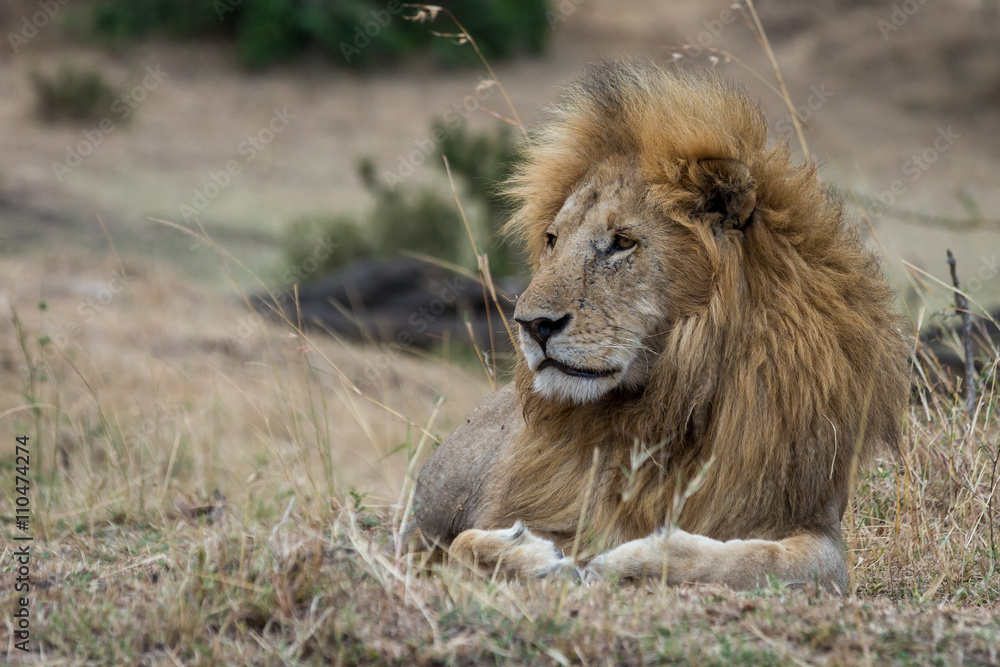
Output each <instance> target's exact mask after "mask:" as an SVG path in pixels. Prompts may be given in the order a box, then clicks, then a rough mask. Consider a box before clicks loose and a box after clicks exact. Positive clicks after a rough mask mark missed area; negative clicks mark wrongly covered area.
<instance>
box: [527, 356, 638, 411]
mask: <svg viewBox="0 0 1000 667" xmlns="http://www.w3.org/2000/svg"><path fill="white" fill-rule="evenodd" d="M621 375H622V373H621V372H616V373H611V374H602V375H583V374H579V373H577V374H571V373H567V372H564V371H562V370H560V369H559V368H557V367H556V366H554V365H547V366H542V367H541V368H539V370H538V371H537V372H536V373H535V379H534V382H533V383H532V386H533V388H534V390H535V392H536V393H538V394H539V395H541V396H543V397H544V398H547V399H549V400H551V401H558V402H561V403H572V404H577V405H580V404H583V403H592V402H594V401H596V400H597V399H599V398H601V397H602V396H604V395H605V394H607V393H608V392H609V391H611V390H612V389H614V388H615V387H617V386H618V384H619V382H620V379H621Z"/></svg>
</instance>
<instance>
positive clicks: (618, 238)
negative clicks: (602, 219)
mask: <svg viewBox="0 0 1000 667" xmlns="http://www.w3.org/2000/svg"><path fill="white" fill-rule="evenodd" d="M635 244H636V240H635V239H631V238H629V237H627V236H623V235H621V234H615V238H614V240H613V241H612V242H611V252H621V251H623V250H628V249H629V248H632V247H634V246H635Z"/></svg>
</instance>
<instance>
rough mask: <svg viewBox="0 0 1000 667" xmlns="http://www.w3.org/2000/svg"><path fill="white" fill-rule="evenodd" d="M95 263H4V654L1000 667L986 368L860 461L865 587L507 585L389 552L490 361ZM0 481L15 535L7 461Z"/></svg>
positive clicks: (934, 400)
mask: <svg viewBox="0 0 1000 667" xmlns="http://www.w3.org/2000/svg"><path fill="white" fill-rule="evenodd" d="M749 8H750V10H751V12H752V9H753V8H752V5H749ZM753 18H754V24H755V26H756V28H757V29H759V37H760V38H761V39H762V41H766V38H765V37H764V36H763V30H762V28H760V24H759V21H757V20H756V15H755V14H754V15H753ZM752 27H753V26H752ZM767 50H768V51H770V49H769V47H768V48H767ZM770 55H772V62H773V54H770ZM487 67H488V65H487ZM775 67H776V64H775ZM782 88H783V86H782ZM505 97H506V95H505ZM786 97H787V93H786ZM786 101H787V102H788V103H789V107H790V108H794V107H793V106H792V105H791V102H790V100H787V99H786ZM511 112H512V113H511V115H512V116H514V117H515V118H516V112H515V111H514V110H513V109H511ZM513 122H515V124H519V123H517V122H516V121H513ZM800 136H801V135H800ZM803 144H804V140H803ZM803 148H804V150H807V149H806V147H805V146H804V145H803ZM960 259H961V258H960ZM41 266H45V267H46V268H45V269H42V268H40V267H41ZM94 267H95V262H94V260H93V259H92V258H87V257H83V256H77V255H69V256H52V257H47V258H45V261H44V262H37V261H34V262H28V261H21V260H14V259H10V258H0V284H2V285H5V286H10V287H9V289H10V292H9V293H7V294H0V423H3V425H4V428H3V429H2V434H3V436H2V437H4V438H8V439H9V440H10V445H9V446H10V449H9V450H5V451H12V449H13V444H12V443H13V438H14V436H15V435H28V436H30V437H31V438H32V440H31V448H32V475H33V487H32V495H31V499H32V511H33V516H32V520H33V524H32V528H31V532H32V534H33V535H34V536H35V541H34V542H33V548H34V551H33V558H34V560H33V562H32V565H31V568H32V575H31V576H32V579H31V581H32V591H31V593H30V597H31V600H32V606H31V613H32V617H31V618H32V620H31V623H32V625H31V631H32V644H31V646H32V651H31V653H29V654H27V655H25V654H22V653H20V652H18V651H16V650H14V649H13V643H14V640H13V636H12V630H13V626H12V624H11V621H10V619H11V618H12V616H11V614H12V611H13V608H14V605H15V604H16V599H15V596H14V593H13V592H12V591H13V585H12V584H13V580H14V577H15V574H14V567H13V564H12V563H13V561H12V559H11V558H9V553H10V550H11V547H9V546H5V552H4V555H5V558H4V559H3V560H2V561H0V586H2V587H0V590H2V591H3V608H4V611H5V613H4V615H3V625H0V651H3V652H4V653H3V657H4V659H5V660H13V661H22V660H23V661H43V662H51V663H57V664H65V663H70V664H80V663H90V664H182V663H194V664H279V663H280V664H300V663H306V664H312V663H317V664H329V663H333V664H386V663H400V664H428V663H429V664H438V663H446V664H490V663H504V664H553V663H557V664H570V663H579V664H585V665H590V664H638V663H662V662H691V663H696V664H702V663H704V664H726V665H728V664H739V663H742V664H810V663H824V664H849V665H853V664H858V663H863V664H875V663H877V662H878V663H892V664H953V663H969V664H996V663H998V662H1000V574H998V571H997V566H998V560H1000V498H998V497H997V495H998V494H997V486H998V484H997V482H998V472H1000V471H998V457H1000V417H998V408H1000V406H998V402H1000V388H998V387H997V386H996V377H997V367H996V362H994V365H993V366H992V367H991V368H990V369H989V370H988V372H987V373H985V374H984V375H988V376H989V377H991V378H993V379H992V380H989V381H988V382H986V385H985V386H984V387H983V389H984V391H983V392H982V393H981V394H980V399H979V402H978V407H977V411H976V414H975V416H974V417H969V416H968V415H967V414H966V413H965V412H964V411H963V410H962V409H961V407H960V400H959V398H958V397H957V396H955V397H949V396H942V395H939V394H933V393H930V392H927V391H920V392H915V400H914V403H913V405H912V407H911V410H910V415H909V419H908V422H907V423H908V427H907V428H906V438H905V442H906V447H905V449H904V451H903V452H901V454H900V455H899V456H898V457H894V456H892V455H890V454H889V453H885V454H884V455H883V456H882V457H881V458H879V459H878V460H877V461H876V462H875V463H874V464H873V465H872V466H870V467H869V468H868V469H866V470H864V471H862V473H861V475H860V480H859V488H858V490H857V492H856V493H855V495H854V496H853V498H852V504H851V506H850V507H849V509H848V512H847V515H846V517H845V520H844V529H845V537H846V542H847V549H848V552H849V561H850V565H851V566H852V584H853V588H852V590H851V592H850V595H849V596H848V597H847V598H843V599H842V598H837V597H830V596H827V595H826V594H823V593H821V592H818V591H815V590H810V589H809V588H806V589H799V590H789V589H787V588H784V587H781V586H778V585H775V586H774V587H772V588H769V589H766V590H759V591H755V592H750V593H734V592H732V591H730V590H728V589H724V588H719V587H711V586H698V587H681V588H676V589H675V588H663V587H661V586H660V585H659V584H658V583H657V582H655V581H653V582H644V583H640V584H631V583H621V582H608V583H602V584H598V585H593V586H586V587H584V586H580V585H578V584H576V583H572V582H570V581H563V580H540V581H530V582H524V583H517V582H505V581H490V580H485V579H483V578H481V577H477V576H473V575H472V574H471V573H467V572H462V571H460V570H459V569H457V568H448V567H445V568H441V567H440V566H438V565H430V566H427V565H426V564H422V563H416V562H414V560H413V559H414V556H412V555H401V554H398V553H397V552H396V551H395V549H394V548H393V540H394V537H395V535H396V534H397V533H398V530H399V526H400V524H401V521H402V518H403V516H402V515H403V514H404V508H405V507H406V504H407V498H408V493H409V491H410V490H411V489H412V482H413V478H412V474H413V471H414V470H416V469H417V468H418V467H419V464H420V462H421V461H422V460H423V459H424V458H425V457H426V455H427V453H429V450H430V448H431V447H432V446H433V443H434V442H435V441H439V440H440V437H441V436H442V435H443V434H446V433H448V432H450V431H451V430H452V428H453V427H454V426H455V425H456V424H457V423H459V420H460V419H462V418H463V417H464V415H466V414H467V413H468V412H470V411H471V410H472V408H473V407H474V406H475V405H476V404H478V402H479V401H480V400H481V399H482V398H483V397H484V396H485V395H486V394H487V393H488V392H489V391H490V382H488V381H487V380H486V379H485V376H484V374H483V373H482V371H481V370H480V369H477V368H470V367H468V366H463V365H461V364H449V363H444V362H443V361H442V360H441V359H438V358H435V359H432V360H431V361H430V362H428V361H423V360H420V359H418V358H414V357H413V356H409V355H400V354H392V353H386V352H385V351H380V350H375V349H363V348H358V347H353V346H350V345H346V344H343V343H341V342H338V341H336V340H332V339H330V338H328V337H326V336H317V335H313V334H312V333H310V332H305V333H303V332H302V331H301V330H299V329H298V328H297V327H296V326H294V325H292V324H291V323H275V322H271V321H258V320H257V319H255V318H254V317H252V316H251V315H250V314H249V313H248V311H247V309H246V308H245V307H244V306H242V305H241V304H240V303H238V302H233V301H227V300H226V299H224V298H223V297H221V296H217V295H210V294H206V293H205V292H204V290H202V289H199V288H197V287H195V286H193V285H191V284H189V283H187V282H186V281H185V280H184V279H183V278H181V277H179V276H177V275H174V274H171V273H169V272H168V271H166V270H164V269H162V268H155V267H150V266H149V265H148V264H145V263H142V262H141V261H139V260H133V261H131V262H129V261H126V262H125V263H124V265H123V264H121V263H119V262H117V261H114V260H111V259H102V260H101V261H100V264H99V269H96V270H95V268H94ZM122 270H124V273H125V275H127V276H128V287H127V289H126V290H123V291H121V292H119V293H116V294H110V290H109V287H110V286H112V285H113V284H115V283H114V282H113V281H114V276H115V275H116V274H118V273H120V272H121V271H122ZM480 271H481V272H482V273H484V274H486V275H487V277H488V273H489V269H488V264H486V263H485V262H483V261H481V263H480ZM914 282H915V287H918V288H920V290H921V293H922V294H923V295H924V297H925V298H926V300H927V303H928V304H930V303H936V302H939V301H940V299H941V298H942V296H943V295H947V290H944V291H943V292H941V291H938V293H935V290H936V289H938V290H943V288H939V286H937V285H935V284H934V283H933V282H932V281H927V280H920V281H914ZM109 295H110V298H109V299H108V302H107V303H104V301H103V297H105V296H109ZM4 299H9V302H5V301H4ZM70 323H76V324H78V325H81V329H80V332H79V333H77V334H73V335H69V336H67V334H68V333H69V330H70V327H69V324H70ZM372 369H376V371H374V372H373V371H372ZM0 484H2V487H3V489H4V492H3V493H2V494H0V513H2V514H3V516H4V519H5V524H4V531H5V534H8V535H9V534H12V533H13V531H12V530H11V526H12V520H13V515H14V493H13V487H14V466H13V457H10V456H4V457H3V458H2V460H0ZM6 544H8V545H9V544H12V543H11V542H9V541H8V542H7V543H6ZM8 610H10V611H8Z"/></svg>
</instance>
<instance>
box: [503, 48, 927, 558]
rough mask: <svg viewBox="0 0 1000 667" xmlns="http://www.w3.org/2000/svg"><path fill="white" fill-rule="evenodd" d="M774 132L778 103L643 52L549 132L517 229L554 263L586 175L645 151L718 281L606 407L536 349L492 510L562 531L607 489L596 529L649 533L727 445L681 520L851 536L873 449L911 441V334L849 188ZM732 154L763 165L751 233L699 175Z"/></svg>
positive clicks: (651, 175)
mask: <svg viewBox="0 0 1000 667" xmlns="http://www.w3.org/2000/svg"><path fill="white" fill-rule="evenodd" d="M766 139H767V125H766V120H765V117H764V114H763V112H762V111H761V109H760V107H759V105H758V104H757V103H756V102H755V101H754V100H753V99H752V98H750V97H749V96H748V94H747V93H746V92H744V91H743V90H742V89H740V88H737V87H735V86H734V85H732V84H730V83H727V82H725V81H724V80H722V79H721V78H719V77H718V76H716V75H715V74H711V73H709V74H698V75H697V76H695V75H692V74H687V73H683V72H680V71H674V70H670V71H667V70H664V69H661V68H658V67H656V66H653V65H651V64H648V63H636V62H611V63H605V64H602V65H600V66H594V67H591V68H589V69H588V71H587V72H586V74H585V75H584V76H583V77H582V78H581V79H580V80H579V81H577V82H576V83H575V84H573V85H572V86H571V87H570V88H569V89H568V91H567V92H566V94H565V95H564V97H563V99H562V101H561V102H560V103H559V104H558V105H557V106H556V107H555V108H554V109H553V110H552V112H551V118H550V119H549V122H548V123H546V124H545V126H544V127H543V128H542V129H541V130H540V131H539V132H538V133H537V134H535V135H533V136H532V137H531V138H530V142H529V143H528V144H527V147H526V149H525V151H524V160H523V162H522V164H521V166H520V167H519V169H518V171H517V172H516V174H515V175H514V176H513V177H512V179H511V180H510V182H509V183H508V185H507V192H508V193H509V195H510V196H511V197H512V198H513V200H514V201H515V202H516V204H517V207H518V208H517V211H516V213H515V214H514V215H513V217H512V218H511V220H510V221H509V223H508V226H507V232H508V233H510V234H512V235H514V236H517V237H519V238H520V239H521V240H522V241H523V243H524V245H525V247H526V248H527V251H528V254H529V256H530V257H531V261H532V262H533V264H534V265H535V266H537V263H538V258H539V255H540V253H541V252H542V249H543V247H544V244H545V233H546V229H547V227H548V225H549V224H550V223H551V221H552V220H553V218H554V217H555V216H556V214H557V213H558V211H559V210H560V208H561V207H562V205H563V203H564V201H565V200H566V197H567V196H568V195H569V194H570V193H571V192H572V191H573V190H574V188H575V187H576V186H577V185H578V183H579V182H580V180H581V178H583V177H584V176H585V174H587V173H588V170H590V169H591V168H592V166H593V165H594V164H597V163H600V162H602V161H606V160H612V159H619V158H621V157H625V158H627V159H629V160H632V161H634V162H635V163H636V164H638V165H639V169H640V173H641V175H642V178H643V180H644V181H645V183H646V184H647V185H648V192H649V198H650V200H651V201H653V202H654V203H655V205H656V206H657V207H658V209H659V210H660V211H661V212H662V213H663V215H664V216H666V218H667V219H669V220H672V221H674V222H676V223H678V224H681V225H685V226H687V227H689V228H690V231H691V234H690V235H689V237H688V238H690V239H692V240H691V242H690V255H691V256H697V257H699V258H700V259H699V261H702V262H707V263H708V264H709V266H710V268H711V271H710V273H709V275H710V276H711V279H710V280H709V281H708V284H707V285H705V292H706V293H707V301H706V302H704V303H696V302H693V301H692V302H691V303H685V304H680V306H678V310H679V311H680V312H682V313H683V316H682V317H679V318H678V319H677V321H675V322H674V323H673V324H672V326H671V328H670V330H669V331H668V332H666V334H665V339H666V342H665V346H664V349H663V350H662V352H661V354H660V355H659V357H658V358H657V359H656V360H655V362H654V366H653V368H652V370H651V373H650V376H649V378H648V381H647V383H646V386H645V387H644V388H643V389H642V391H641V392H638V393H632V394H621V393H612V394H610V395H609V396H607V397H605V398H603V399H601V400H599V401H597V402H595V403H593V404H586V405H566V404H563V403H558V402H552V401H547V400H543V399H542V398H540V397H539V396H538V395H537V394H535V393H533V392H532V391H531V371H530V370H529V369H528V368H527V367H526V366H525V364H524V363H523V359H522V361H521V363H520V365H519V368H518V370H517V374H516V384H517V390H518V400H519V403H520V405H521V408H522V410H523V413H524V417H525V420H526V424H527V426H526V428H525V431H524V433H523V435H522V437H521V438H520V441H519V444H518V445H517V446H516V450H517V454H516V455H514V456H512V457H511V461H510V466H506V467H507V468H508V470H507V471H506V472H502V473H501V476H502V477H503V479H502V480H499V481H498V482H497V487H496V488H506V489H508V491H507V493H506V495H505V499H504V503H503V506H502V507H499V506H498V507H497V508H495V509H494V511H493V512H492V513H491V514H490V517H491V518H490V520H489V521H488V522H487V523H489V524H493V525H496V526H498V527H499V526H504V525H510V521H512V520H514V519H520V520H524V521H525V523H526V524H528V525H531V526H532V527H533V530H538V531H541V532H542V533H544V532H545V531H546V530H547V528H546V527H547V526H548V527H551V532H552V534H555V533H557V532H558V531H559V528H558V527H559V526H565V525H567V519H568V518H571V519H572V521H571V522H570V523H572V524H574V525H575V522H576V516H575V515H574V516H572V517H568V516H562V515H563V514H567V515H568V514H569V513H576V514H578V513H579V508H580V503H581V502H582V499H583V498H585V497H589V498H590V502H589V508H588V516H589V525H590V528H591V530H592V531H593V532H594V534H595V535H597V534H602V535H604V538H605V539H608V540H610V541H611V542H616V543H620V542H621V541H624V540H626V539H635V537H636V536H640V535H642V534H643V533H645V532H648V531H650V530H655V529H656V528H657V527H658V526H661V525H663V522H664V520H665V519H667V518H670V517H669V515H670V512H671V508H672V507H674V498H675V494H676V493H677V492H678V489H683V487H684V486H685V484H687V483H689V482H690V481H691V479H692V478H693V477H695V476H696V474H697V473H698V471H699V470H701V469H702V467H703V466H704V465H705V464H706V463H707V462H709V461H711V465H710V466H709V467H708V468H707V471H705V473H704V477H703V480H701V481H702V485H701V488H700V490H699V491H698V492H697V493H695V494H693V495H692V496H691V497H690V498H688V499H687V501H686V503H685V504H683V508H682V509H681V507H680V506H679V505H678V507H677V509H679V510H680V512H679V516H673V517H672V518H673V519H674V520H677V521H678V522H679V525H680V527H681V528H683V529H685V530H688V531H691V532H695V533H698V534H701V535H706V536H708V537H712V538H715V539H719V540H727V539H731V538H744V539H746V538H750V537H754V538H763V539H781V538H784V537H786V536H788V535H791V534H793V532H794V531H796V530H799V529H803V528H805V529H810V530H816V531H822V532H824V533H830V532H831V530H836V531H837V532H838V534H839V521H840V518H841V516H840V515H842V513H843V510H844V508H845V507H846V501H847V494H848V492H849V489H850V486H851V481H852V475H853V471H854V469H855V466H856V465H857V462H858V460H859V459H861V458H863V457H865V456H866V455H868V454H869V453H870V452H871V451H872V450H873V448H874V447H875V445H876V444H877V442H878V441H882V442H884V443H887V444H888V445H890V446H891V447H893V448H895V447H897V446H898V442H899V437H900V419H901V416H902V414H903V410H904V406H905V403H906V399H907V387H908V382H907V379H906V378H907V357H908V351H907V348H906V346H905V344H904V342H903V339H902V336H901V334H900V322H899V321H898V317H897V316H896V315H894V314H893V311H892V301H893V298H894V293H893V290H891V289H890V288H889V287H888V286H887V285H886V283H885V281H884V279H883V276H882V274H881V271H880V268H879V263H878V260H877V259H876V258H875V257H874V256H873V255H872V254H871V253H870V252H869V251H867V250H866V249H865V248H864V246H863V245H862V243H861V242H860V240H859V239H858V235H857V231H856V229H855V227H854V225H853V224H848V222H847V221H845V215H844V210H843V206H842V203H841V201H840V199H839V198H838V197H837V196H835V195H833V194H831V193H830V192H829V191H828V190H827V189H826V188H825V187H824V186H823V185H822V184H821V183H820V182H819V180H818V179H817V171H816V166H815V165H814V164H813V163H811V162H807V163H805V164H801V165H792V164H791V163H790V151H789V148H788V145H787V142H784V141H781V142H778V143H777V144H776V145H775V146H773V147H771V148H768V147H767V146H766ZM712 159H722V160H735V161H738V162H739V163H742V164H743V165H745V166H746V169H747V170H748V171H749V176H750V178H751V179H752V183H753V185H754V188H755V193H756V209H755V212H754V214H753V221H752V223H751V224H750V225H749V226H748V228H747V229H746V230H745V233H743V234H742V236H741V239H740V242H739V243H736V242H731V241H730V239H728V238H723V239H722V240H721V241H720V240H719V239H718V238H715V237H713V234H712V232H711V230H710V229H708V228H707V227H705V226H704V225H702V226H698V225H696V224H695V223H694V222H693V221H692V219H691V216H690V215H687V214H686V213H685V212H689V211H691V210H692V209H693V208H696V207H697V206H698V205H699V204H700V203H703V202H700V201H699V197H701V196H702V195H701V194H699V193H700V192H703V189H701V188H697V187H692V184H697V182H698V181H699V179H703V178H704V177H705V176H704V174H703V172H702V171H700V169H699V161H701V160H712ZM616 307H618V308H629V307H630V304H629V303H618V304H616ZM636 443H640V445H641V446H640V447H639V449H636V447H637V445H636ZM597 445H600V448H599V449H600V452H601V453H600V454H599V457H600V461H599V465H598V466H597V467H596V468H595V470H597V471H598V472H597V473H596V479H594V482H593V484H594V489H596V490H595V492H594V493H593V494H590V495H588V493H589V492H588V488H587V484H588V480H589V479H591V477H590V476H589V475H588V470H590V469H591V464H592V456H593V452H594V449H595V446H597ZM643 451H645V452H647V454H643V455H641V456H640V457H639V459H638V461H639V463H638V465H637V463H636V461H637V459H636V457H635V453H636V452H640V453H641V452H643ZM601 471H603V472H601ZM616 471H617V472H616ZM615 476H621V477H623V478H624V479H612V478H614V477H615ZM623 488H625V489H631V491H626V492H625V493H624V494H623V493H622V491H621V489H623ZM831 508H834V509H833V510H831ZM831 513H832V514H837V516H831Z"/></svg>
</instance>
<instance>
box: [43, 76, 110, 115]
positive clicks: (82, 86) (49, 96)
mask: <svg viewBox="0 0 1000 667" xmlns="http://www.w3.org/2000/svg"><path fill="white" fill-rule="evenodd" d="M31 80H32V83H33V84H34V87H35V98H36V106H37V109H38V114H39V115H40V116H41V117H42V118H43V119H45V120H48V121H53V120H61V119H71V120H91V119H94V118H98V117H100V116H101V115H102V114H104V113H107V111H108V110H109V109H110V107H111V103H112V102H113V101H114V98H115V92H114V90H112V89H111V87H110V86H109V85H108V84H107V83H106V82H105V81H104V77H103V76H101V73H100V72H97V71H94V70H91V69H82V68H76V67H73V66H71V65H65V64H64V65H60V66H59V68H58V69H57V70H56V72H55V73H54V74H42V73H40V72H34V73H32V75H31Z"/></svg>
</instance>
